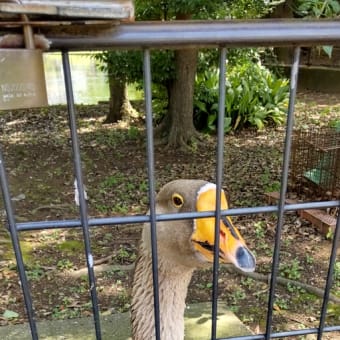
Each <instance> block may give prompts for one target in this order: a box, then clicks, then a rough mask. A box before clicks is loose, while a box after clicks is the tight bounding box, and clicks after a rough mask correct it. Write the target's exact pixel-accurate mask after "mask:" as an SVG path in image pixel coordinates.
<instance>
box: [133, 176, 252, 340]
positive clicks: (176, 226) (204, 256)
mask: <svg viewBox="0 0 340 340" xmlns="http://www.w3.org/2000/svg"><path fill="white" fill-rule="evenodd" d="M215 202H216V186H215V184H213V183H209V182H206V181H202V180H185V179H183V180H176V181H172V182H170V183H168V184H166V185H165V186H164V187H163V188H162V189H161V190H160V192H159V194H158V195H157V197H156V213H157V214H168V213H180V212H189V211H212V210H215V208H216V203H215ZM221 209H222V210H225V209H228V203H227V199H226V196H225V194H224V192H223V191H222V192H221ZM214 234H215V218H214V217H210V218H199V219H195V220H177V221H160V222H157V253H158V281H159V301H160V334H161V339H162V340H183V339H184V309H185V298H186V295H187V290H188V285H189V283H190V280H191V277H192V274H193V271H194V270H195V269H196V268H202V267H205V266H207V264H209V263H211V262H212V261H213V252H214ZM219 248H220V249H219V258H220V261H221V262H224V263H232V264H234V265H235V266H236V267H237V268H239V269H241V270H243V271H254V269H255V257H254V255H253V254H252V253H251V252H250V251H249V249H248V248H247V246H246V244H245V241H244V240H243V238H242V236H241V235H240V233H239V231H238V230H237V229H236V228H235V227H234V225H233V223H232V221H231V219H230V217H222V218H221V221H220V238H219ZM153 301H154V300H153V279H152V256H151V232H150V225H149V223H146V224H145V225H144V228H143V233H142V239H141V244H140V250H139V256H138V258H137V261H136V267H135V273H134V280H133V287H132V305H131V323H132V335H133V339H134V340H152V339H155V324H154V303H153Z"/></svg>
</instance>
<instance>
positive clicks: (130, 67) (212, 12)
mask: <svg viewBox="0 0 340 340" xmlns="http://www.w3.org/2000/svg"><path fill="white" fill-rule="evenodd" d="M236 3H237V4H235V2H234V1H231V0H229V1H228V0H227V1H225V0H217V1H206V0H136V20H190V19H193V20H194V19H223V18H225V17H228V18H239V17H243V18H252V17H258V16H261V15H263V14H265V13H266V12H267V11H268V9H269V8H270V6H269V5H268V2H266V1H265V0H256V1H250V0H240V1H238V2H236ZM104 56H105V57H103V59H102V60H104V61H105V62H107V63H108V64H107V65H108V70H109V71H110V72H109V74H111V76H113V77H115V78H116V79H118V80H120V82H121V83H123V82H136V81H137V82H138V81H139V82H140V81H141V79H142V66H141V65H142V60H141V55H140V54H139V53H137V52H124V53H123V52H105V54H104ZM197 59H198V50H197V49H194V48H186V49H179V50H175V51H157V52H153V53H152V73H153V83H155V84H156V85H161V87H163V88H165V91H164V92H165V93H166V97H167V101H168V105H167V112H166V114H165V116H164V118H163V121H162V122H160V125H159V127H158V129H157V131H158V132H159V136H161V137H162V138H163V141H165V143H166V144H167V145H169V146H171V147H186V146H187V145H188V144H190V143H191V141H192V140H193V139H195V138H196V137H197V136H198V133H197V131H196V130H195V127H194V123H193V95H194V81H195V75H196V70H197ZM159 88H160V86H158V87H157V89H159Z"/></svg>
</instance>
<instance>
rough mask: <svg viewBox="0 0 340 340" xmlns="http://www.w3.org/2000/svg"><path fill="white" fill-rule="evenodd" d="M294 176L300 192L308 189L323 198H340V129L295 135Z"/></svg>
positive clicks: (301, 132) (297, 132)
mask: <svg viewBox="0 0 340 340" xmlns="http://www.w3.org/2000/svg"><path fill="white" fill-rule="evenodd" d="M291 166H292V176H293V181H294V185H295V186H296V187H298V188H300V190H301V189H302V188H301V187H303V186H305V187H308V188H310V189H311V191H318V192H321V193H322V194H326V193H328V195H330V196H332V195H334V196H339V195H340V132H339V131H338V129H336V127H333V128H332V127H323V128H320V129H318V130H307V131H305V130H299V131H296V132H294V136H293V152H292V164H291Z"/></svg>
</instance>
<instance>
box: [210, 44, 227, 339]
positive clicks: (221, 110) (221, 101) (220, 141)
mask: <svg viewBox="0 0 340 340" xmlns="http://www.w3.org/2000/svg"><path fill="white" fill-rule="evenodd" d="M219 52H220V61H219V69H220V74H219V98H218V123H217V150H216V160H217V164H216V213H215V240H214V244H215V248H214V263H213V292H212V311H211V314H212V315H211V316H212V319H211V339H213V340H215V339H216V332H217V298H218V271H219V249H220V221H221V189H222V177H223V145H224V115H225V77H226V74H225V73H226V56H227V49H226V48H225V47H222V48H220V51H219Z"/></svg>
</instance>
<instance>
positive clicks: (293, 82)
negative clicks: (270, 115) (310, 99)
mask: <svg viewBox="0 0 340 340" xmlns="http://www.w3.org/2000/svg"><path fill="white" fill-rule="evenodd" d="M299 62H300V47H299V46H298V47H295V49H294V59H293V65H292V69H291V74H290V84H289V92H290V95H289V104H288V117H287V125H286V137H285V144H284V155H283V165H282V175H281V189H280V200H279V211H278V220H277V226H276V234H275V246H274V254H273V264H272V272H271V273H272V275H271V279H270V291H269V299H268V310H267V324H266V339H270V335H271V328H272V321H273V306H274V299H275V286H276V280H277V275H278V267H279V259H280V248H281V234H282V226H283V223H284V206H285V199H286V192H287V184H288V170H289V159H290V151H291V142H292V132H293V123H294V104H295V98H296V90H297V80H298V72H299Z"/></svg>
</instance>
